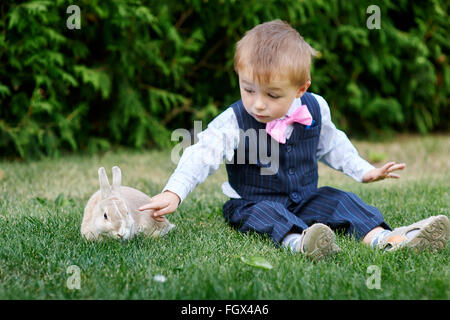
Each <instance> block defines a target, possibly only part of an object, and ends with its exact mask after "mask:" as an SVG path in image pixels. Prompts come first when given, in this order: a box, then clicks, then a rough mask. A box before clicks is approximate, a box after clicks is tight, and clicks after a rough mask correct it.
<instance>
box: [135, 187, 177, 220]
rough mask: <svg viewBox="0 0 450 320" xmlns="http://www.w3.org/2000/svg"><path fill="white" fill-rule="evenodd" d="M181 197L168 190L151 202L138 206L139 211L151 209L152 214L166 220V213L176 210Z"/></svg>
mask: <svg viewBox="0 0 450 320" xmlns="http://www.w3.org/2000/svg"><path fill="white" fill-rule="evenodd" d="M180 202H181V199H180V197H179V196H178V195H177V194H176V193H173V192H172V191H169V190H166V191H164V192H162V193H160V194H157V195H156V196H154V197H152V198H151V199H150V203H148V204H146V205H143V206H142V207H140V208H138V210H139V211H144V210H150V216H151V217H152V218H153V219H155V220H156V221H159V222H164V221H165V220H166V218H164V215H166V214H168V213H172V212H175V210H177V208H178V205H179V204H180Z"/></svg>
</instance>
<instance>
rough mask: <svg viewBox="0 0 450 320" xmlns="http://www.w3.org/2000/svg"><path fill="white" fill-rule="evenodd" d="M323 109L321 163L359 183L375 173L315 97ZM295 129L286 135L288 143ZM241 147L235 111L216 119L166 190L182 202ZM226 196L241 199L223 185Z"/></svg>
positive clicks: (295, 103) (184, 158)
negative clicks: (369, 173)
mask: <svg viewBox="0 0 450 320" xmlns="http://www.w3.org/2000/svg"><path fill="white" fill-rule="evenodd" d="M313 96H314V97H315V98H316V100H317V101H318V103H319V106H320V113H321V115H322V128H321V131H320V136H319V144H318V147H317V153H316V155H317V159H318V160H319V161H321V162H323V163H325V164H326V165H328V166H330V167H331V168H333V169H336V170H339V171H342V172H344V173H345V174H346V175H348V176H350V177H352V178H353V179H355V180H356V181H358V182H361V181H362V177H363V176H364V174H365V173H366V172H367V171H369V170H372V169H374V166H372V165H371V164H370V163H369V162H367V161H366V160H364V159H363V158H361V157H360V156H359V154H358V151H357V150H356V148H355V147H354V146H353V144H352V143H351V142H350V140H349V139H348V138H347V135H346V134H345V133H344V132H342V131H341V130H338V129H337V128H336V127H335V125H334V124H333V123H332V122H331V115H330V108H329V106H328V103H327V102H326V101H325V99H324V98H322V97H321V96H319V95H317V94H313ZM301 104H302V103H301V98H296V99H294V101H293V103H292V105H291V107H290V109H289V111H288V112H287V115H291V114H292V113H293V112H294V111H295V110H296V109H297V108H298V107H299V106H300V105H301ZM292 130H293V125H292V124H291V125H289V126H288V127H287V131H286V138H287V139H288V138H289V137H290V135H291V134H292ZM238 145H239V125H238V122H237V119H236V115H235V114H234V111H233V109H232V108H231V107H229V108H227V109H226V110H225V111H224V112H222V113H221V114H219V115H218V116H217V117H216V118H214V119H213V120H212V121H211V122H210V123H209V124H208V127H207V128H206V129H205V130H203V131H202V132H200V133H199V134H198V142H197V143H195V144H194V145H191V146H189V147H187V148H186V149H185V150H184V152H183V154H182V156H181V158H180V161H179V163H178V165H177V168H176V169H175V171H174V172H173V174H172V175H171V176H170V178H169V181H168V182H167V184H166V186H165V187H164V189H163V192H164V191H165V190H169V191H172V192H174V193H176V194H177V195H178V196H179V197H180V199H181V202H183V200H184V199H185V198H186V196H187V195H188V194H189V193H190V192H191V191H192V190H194V188H195V187H196V186H197V185H198V184H200V183H202V182H203V181H205V180H206V178H207V177H208V176H209V175H211V174H212V173H214V172H216V171H217V170H218V169H219V166H220V164H221V163H222V162H223V161H224V159H227V160H228V161H232V160H233V156H234V150H235V149H237V147H238ZM222 191H223V193H224V194H225V195H226V196H228V197H230V198H240V196H239V194H238V193H237V192H236V191H235V190H234V189H233V188H232V187H231V185H230V184H229V183H228V181H227V182H224V183H223V184H222Z"/></svg>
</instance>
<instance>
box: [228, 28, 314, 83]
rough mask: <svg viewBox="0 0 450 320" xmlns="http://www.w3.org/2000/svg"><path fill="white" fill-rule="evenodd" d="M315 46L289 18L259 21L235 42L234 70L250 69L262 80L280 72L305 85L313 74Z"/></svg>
mask: <svg viewBox="0 0 450 320" xmlns="http://www.w3.org/2000/svg"><path fill="white" fill-rule="evenodd" d="M316 55H317V51H316V50H314V49H313V48H312V47H311V46H310V45H309V44H308V43H306V41H305V40H304V39H303V37H302V36H301V35H300V34H299V33H298V32H297V31H296V30H295V29H294V28H292V27H291V26H290V25H289V24H288V23H287V22H284V21H281V20H279V19H277V20H273V21H270V22H265V23H262V24H259V25H257V26H256V27H254V28H253V29H251V30H249V31H247V32H246V33H245V36H244V37H243V38H242V39H241V40H239V41H238V42H237V44H236V51H235V54H234V70H235V71H236V73H238V74H239V73H240V72H243V71H246V72H249V73H250V74H252V76H253V80H255V81H257V83H260V84H267V83H269V82H270V81H271V80H272V79H273V78H275V76H276V75H277V74H279V75H285V76H286V77H288V78H289V79H290V81H291V83H292V84H293V85H296V86H302V85H304V84H305V83H306V82H307V81H308V80H311V77H310V68H311V59H312V58H311V57H312V56H316Z"/></svg>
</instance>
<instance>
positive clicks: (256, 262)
mask: <svg viewBox="0 0 450 320" xmlns="http://www.w3.org/2000/svg"><path fill="white" fill-rule="evenodd" d="M241 261H242V262H244V263H246V264H248V265H249V266H252V267H256V268H261V269H272V268H273V266H272V265H271V264H270V262H269V261H267V260H266V259H264V258H263V257H258V256H252V257H243V256H241Z"/></svg>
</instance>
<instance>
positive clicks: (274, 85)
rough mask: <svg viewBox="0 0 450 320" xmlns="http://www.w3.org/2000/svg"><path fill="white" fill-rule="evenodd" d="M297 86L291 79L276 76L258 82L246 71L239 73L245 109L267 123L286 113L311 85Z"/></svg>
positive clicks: (257, 119) (259, 120) (258, 119)
mask: <svg viewBox="0 0 450 320" xmlns="http://www.w3.org/2000/svg"><path fill="white" fill-rule="evenodd" d="M310 83H311V82H310V81H308V82H307V83H306V84H305V85H303V86H301V87H297V86H295V85H293V84H292V83H291V82H290V81H289V79H286V78H285V79H281V78H275V79H273V80H271V82H270V83H267V84H258V83H256V82H254V81H253V80H252V77H251V76H250V75H249V74H246V73H242V72H240V73H239V87H240V90H241V98H242V103H243V104H244V107H245V110H247V112H248V113H249V114H250V115H251V116H252V117H253V118H255V119H256V121H258V122H262V123H267V122H270V121H272V120H275V119H278V118H281V117H283V116H285V115H286V113H287V112H288V110H289V108H290V107H291V105H292V102H293V101H294V99H295V98H300V97H301V96H302V95H303V94H304V93H305V91H306V90H307V89H308V87H309V85H310Z"/></svg>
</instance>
